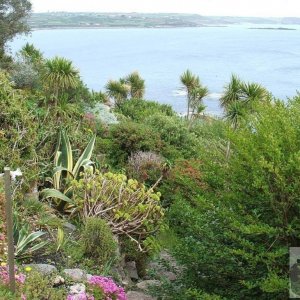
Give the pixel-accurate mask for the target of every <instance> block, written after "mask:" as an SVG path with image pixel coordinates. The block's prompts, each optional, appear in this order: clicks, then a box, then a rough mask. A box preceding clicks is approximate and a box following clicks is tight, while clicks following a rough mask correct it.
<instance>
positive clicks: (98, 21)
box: [29, 12, 300, 30]
mask: <svg viewBox="0 0 300 300" xmlns="http://www.w3.org/2000/svg"><path fill="white" fill-rule="evenodd" d="M29 25H30V27H31V28H32V29H33V30H40V29H84V28H87V29H107V28H189V27H191V28H193V27H195V28H197V27H228V26H231V25H250V26H251V25H253V26H255V27H254V28H253V29H269V30H293V29H292V28H289V26H292V25H300V18H257V17H228V16H202V15H198V14H175V13H170V14H168V13H161V14H151V13H147V14H142V13H86V12H85V13H79V12H78V13H69V12H54V13H51V12H49V13H34V14H32V15H31V17H30V19H29ZM263 26H268V27H267V28H265V27H263ZM287 27H288V28H287ZM286 28H287V29H286ZM251 29H252V28H251Z"/></svg>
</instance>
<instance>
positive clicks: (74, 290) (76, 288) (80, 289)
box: [69, 283, 85, 295]
mask: <svg viewBox="0 0 300 300" xmlns="http://www.w3.org/2000/svg"><path fill="white" fill-rule="evenodd" d="M69 293H70V294H72V295H78V294H83V293H85V285H84V284H83V283H76V284H74V285H71V286H70V289H69Z"/></svg>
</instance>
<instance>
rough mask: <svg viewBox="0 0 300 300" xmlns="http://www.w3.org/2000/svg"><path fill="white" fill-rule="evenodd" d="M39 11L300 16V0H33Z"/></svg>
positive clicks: (35, 9)
mask: <svg viewBox="0 0 300 300" xmlns="http://www.w3.org/2000/svg"><path fill="white" fill-rule="evenodd" d="M31 2H32V3H33V9H34V11H35V12H47V11H72V12H76V11H77V12H78V11H82V12H177V13H198V14H202V15H214V16H217V15H218V16H221V15H222V16H225V15H226V16H258V17H262V16H265V17H284V16H285V17H286V16H289V17H291V16H295V17H300V0H31Z"/></svg>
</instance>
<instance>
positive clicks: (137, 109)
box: [116, 99, 175, 122]
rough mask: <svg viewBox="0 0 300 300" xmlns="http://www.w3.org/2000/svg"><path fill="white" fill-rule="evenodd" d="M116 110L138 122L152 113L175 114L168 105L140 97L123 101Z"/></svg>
mask: <svg viewBox="0 0 300 300" xmlns="http://www.w3.org/2000/svg"><path fill="white" fill-rule="evenodd" d="M116 111H117V112H120V113H122V114H123V115H124V116H126V117H128V118H131V119H132V120H134V121H138V122H143V121H144V120H145V118H146V117H148V116H150V115H152V114H163V115H167V116H175V112H174V111H173V109H172V107H171V106H170V105H168V104H159V103H158V102H154V101H144V100H141V99H130V100H128V101H125V102H123V103H122V104H121V105H120V106H119V107H118V109H117V110H116Z"/></svg>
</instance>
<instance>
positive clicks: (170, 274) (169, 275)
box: [161, 271, 177, 281]
mask: <svg viewBox="0 0 300 300" xmlns="http://www.w3.org/2000/svg"><path fill="white" fill-rule="evenodd" d="M161 275H162V277H165V278H167V279H169V280H170V281H174V280H176V279H177V275H176V274H175V273H173V272H170V271H162V272H161Z"/></svg>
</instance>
